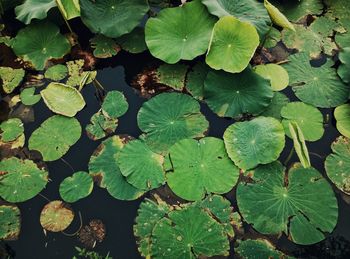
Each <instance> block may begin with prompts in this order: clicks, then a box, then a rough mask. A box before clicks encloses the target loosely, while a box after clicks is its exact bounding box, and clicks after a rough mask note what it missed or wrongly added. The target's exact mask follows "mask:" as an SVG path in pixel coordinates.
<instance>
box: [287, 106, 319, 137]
mask: <svg viewBox="0 0 350 259" xmlns="http://www.w3.org/2000/svg"><path fill="white" fill-rule="evenodd" d="M281 116H282V118H283V120H282V124H283V127H284V131H285V133H286V135H287V136H288V137H290V138H291V137H292V136H291V134H290V131H289V126H288V124H289V122H296V123H297V124H298V126H299V127H300V129H301V131H302V132H303V135H304V137H305V140H307V141H316V140H319V139H320V138H322V136H323V133H324V128H323V115H322V113H321V112H320V111H319V110H318V109H317V108H315V107H313V106H311V105H308V104H305V103H303V102H292V103H288V104H287V105H286V106H285V107H283V108H282V110H281Z"/></svg>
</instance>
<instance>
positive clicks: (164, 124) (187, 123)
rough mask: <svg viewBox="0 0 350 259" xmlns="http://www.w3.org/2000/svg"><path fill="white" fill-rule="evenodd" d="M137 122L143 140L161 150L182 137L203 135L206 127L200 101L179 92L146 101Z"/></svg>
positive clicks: (154, 148)
mask: <svg viewBox="0 0 350 259" xmlns="http://www.w3.org/2000/svg"><path fill="white" fill-rule="evenodd" d="M137 122H138V125H139V127H140V129H141V130H142V131H143V132H145V134H146V135H145V137H144V138H145V141H146V143H147V144H148V145H149V146H150V147H151V149H152V150H154V151H161V152H166V151H167V150H168V149H169V148H170V147H171V146H172V145H173V144H175V143H176V142H177V141H179V140H181V139H185V138H196V137H197V138H198V137H203V136H204V134H205V132H206V131H207V129H208V126H209V123H208V121H207V120H206V118H205V117H204V115H202V114H201V112H200V105H199V103H198V102H197V101H196V100H194V99H193V98H192V97H190V96H189V95H186V94H180V93H163V94H159V95H157V96H155V97H153V98H152V99H150V100H149V101H147V102H145V103H144V104H143V106H142V107H141V109H140V110H139V113H138V115H137Z"/></svg>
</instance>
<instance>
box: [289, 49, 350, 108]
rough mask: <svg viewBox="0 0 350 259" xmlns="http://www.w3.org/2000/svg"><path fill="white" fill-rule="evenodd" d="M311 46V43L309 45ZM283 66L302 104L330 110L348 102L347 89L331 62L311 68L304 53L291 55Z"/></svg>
mask: <svg viewBox="0 0 350 259" xmlns="http://www.w3.org/2000/svg"><path fill="white" fill-rule="evenodd" d="M309 44H311V43H309ZM288 59H289V62H288V63H287V64H286V65H285V66H284V67H285V69H286V70H287V71H288V74H289V81H290V84H291V86H292V87H293V91H294V92H295V95H296V96H297V97H298V98H299V99H300V100H301V101H303V102H305V103H308V104H311V105H313V106H316V107H320V108H330V107H335V106H337V105H340V104H343V103H345V102H346V101H347V100H348V96H349V87H348V86H346V85H345V84H343V83H342V81H341V80H339V78H338V76H337V72H336V70H335V69H334V68H332V66H333V65H334V63H333V61H332V60H327V63H326V64H324V65H323V66H321V67H313V66H311V64H310V62H309V56H308V55H307V54H306V53H298V54H295V55H291V56H290V57H289V58H288Z"/></svg>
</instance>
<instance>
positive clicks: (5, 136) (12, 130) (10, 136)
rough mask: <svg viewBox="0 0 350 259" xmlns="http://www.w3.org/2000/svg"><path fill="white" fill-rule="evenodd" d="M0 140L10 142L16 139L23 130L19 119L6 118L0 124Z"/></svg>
mask: <svg viewBox="0 0 350 259" xmlns="http://www.w3.org/2000/svg"><path fill="white" fill-rule="evenodd" d="M0 130H1V131H2V133H1V134H0V136H1V140H2V141H4V142H10V141H14V140H15V139H17V138H18V137H19V136H21V135H22V134H23V132H24V127H23V123H22V121H21V120H20V119H17V118H12V119H8V120H6V121H4V122H2V123H1V124H0Z"/></svg>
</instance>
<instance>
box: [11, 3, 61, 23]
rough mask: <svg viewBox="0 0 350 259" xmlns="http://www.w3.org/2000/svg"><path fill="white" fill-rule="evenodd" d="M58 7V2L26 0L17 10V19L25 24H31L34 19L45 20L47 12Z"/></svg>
mask: <svg viewBox="0 0 350 259" xmlns="http://www.w3.org/2000/svg"><path fill="white" fill-rule="evenodd" d="M56 6H57V5H56V0H25V1H24V3H23V4H21V5H19V6H17V7H16V8H15V12H16V18H17V19H18V20H20V21H21V22H24V23H25V24H30V22H31V20H32V19H39V20H42V19H45V18H46V17H47V12H48V11H49V10H50V9H51V8H53V7H56Z"/></svg>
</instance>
